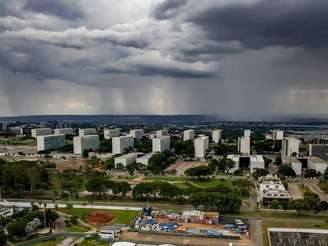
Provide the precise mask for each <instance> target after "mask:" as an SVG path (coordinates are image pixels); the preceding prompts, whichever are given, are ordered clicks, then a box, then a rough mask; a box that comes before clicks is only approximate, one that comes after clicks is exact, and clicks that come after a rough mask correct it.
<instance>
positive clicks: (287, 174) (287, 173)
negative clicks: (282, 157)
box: [278, 164, 296, 177]
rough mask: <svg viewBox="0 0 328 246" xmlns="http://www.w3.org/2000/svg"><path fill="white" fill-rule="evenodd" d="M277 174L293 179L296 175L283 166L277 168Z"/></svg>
mask: <svg viewBox="0 0 328 246" xmlns="http://www.w3.org/2000/svg"><path fill="white" fill-rule="evenodd" d="M278 174H279V175H280V176H282V177H295V176H296V173H295V171H294V170H293V168H292V167H291V166H289V165H286V164H283V165H280V166H279V168H278Z"/></svg>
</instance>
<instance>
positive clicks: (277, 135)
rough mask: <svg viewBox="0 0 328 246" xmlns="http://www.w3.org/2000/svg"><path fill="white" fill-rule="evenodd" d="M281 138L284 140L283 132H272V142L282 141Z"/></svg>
mask: <svg viewBox="0 0 328 246" xmlns="http://www.w3.org/2000/svg"><path fill="white" fill-rule="evenodd" d="M283 138H284V131H281V130H273V131H272V139H273V140H274V141H277V140H282V139H283Z"/></svg>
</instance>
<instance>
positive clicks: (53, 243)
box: [34, 237, 65, 246]
mask: <svg viewBox="0 0 328 246" xmlns="http://www.w3.org/2000/svg"><path fill="white" fill-rule="evenodd" d="M64 239H65V238H64V237H57V238H54V239H52V240H48V241H45V242H42V243H36V244H34V246H57V245H58V244H59V243H61V242H62V241H63V240H64Z"/></svg>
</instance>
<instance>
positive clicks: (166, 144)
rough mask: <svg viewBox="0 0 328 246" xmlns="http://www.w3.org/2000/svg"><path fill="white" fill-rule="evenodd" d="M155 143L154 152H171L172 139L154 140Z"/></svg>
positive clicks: (164, 137)
mask: <svg viewBox="0 0 328 246" xmlns="http://www.w3.org/2000/svg"><path fill="white" fill-rule="evenodd" d="M152 141H153V152H162V151H164V150H170V148H171V146H170V145H171V137H170V136H163V137H156V138H153V139H152Z"/></svg>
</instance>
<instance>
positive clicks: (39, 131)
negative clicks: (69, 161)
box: [31, 128, 52, 138]
mask: <svg viewBox="0 0 328 246" xmlns="http://www.w3.org/2000/svg"><path fill="white" fill-rule="evenodd" d="M51 134H52V130H51V129H50V128H35V129H31V136H32V137H34V138H36V137H37V136H44V135H51Z"/></svg>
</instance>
